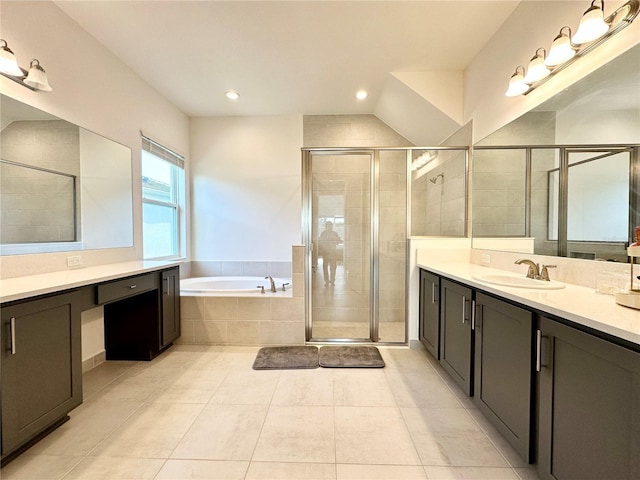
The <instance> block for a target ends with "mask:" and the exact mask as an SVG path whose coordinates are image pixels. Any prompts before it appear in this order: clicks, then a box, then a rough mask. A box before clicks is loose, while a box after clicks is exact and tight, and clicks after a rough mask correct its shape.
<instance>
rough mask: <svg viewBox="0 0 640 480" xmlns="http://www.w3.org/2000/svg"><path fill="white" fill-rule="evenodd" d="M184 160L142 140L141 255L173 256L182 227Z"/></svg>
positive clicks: (178, 250)
mask: <svg viewBox="0 0 640 480" xmlns="http://www.w3.org/2000/svg"><path fill="white" fill-rule="evenodd" d="M184 185H185V182H184V158H183V157H181V156H180V155H178V154H176V153H174V152H172V151H171V150H169V149H167V148H165V147H163V146H162V145H159V144H158V143H156V142H154V141H152V140H150V139H148V138H146V137H144V136H143V137H142V236H143V256H144V258H145V259H149V258H166V257H176V256H178V255H179V254H180V251H181V248H180V247H181V238H182V237H183V236H184V235H183V228H182V227H181V226H182V225H184V190H185V189H184Z"/></svg>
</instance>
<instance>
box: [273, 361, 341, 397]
mask: <svg viewBox="0 0 640 480" xmlns="http://www.w3.org/2000/svg"><path fill="white" fill-rule="evenodd" d="M271 405H326V406H329V405H333V370H331V369H327V368H318V369H313V370H312V369H309V370H306V369H305V370H292V371H287V372H282V373H281V374H280V377H279V379H278V385H277V386H276V390H275V392H274V394H273V399H272V400H271Z"/></svg>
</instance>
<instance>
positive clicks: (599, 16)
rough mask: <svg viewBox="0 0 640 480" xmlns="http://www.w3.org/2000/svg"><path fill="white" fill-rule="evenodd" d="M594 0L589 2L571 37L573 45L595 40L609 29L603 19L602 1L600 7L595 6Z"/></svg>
mask: <svg viewBox="0 0 640 480" xmlns="http://www.w3.org/2000/svg"><path fill="white" fill-rule="evenodd" d="M594 4H595V0H593V1H592V2H591V6H590V7H589V9H588V10H587V11H586V12H584V15H583V16H582V18H581V19H580V24H579V25H578V30H577V31H576V33H575V34H574V35H573V37H572V38H571V41H572V42H573V43H574V44H575V45H582V44H583V43H589V42H592V41H594V40H597V39H598V38H600V37H601V36H603V35H604V34H605V33H607V31H608V30H609V25H608V24H607V23H606V22H605V21H604V12H603V9H604V2H602V8H600V7H596V6H595V5H594Z"/></svg>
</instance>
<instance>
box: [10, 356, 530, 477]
mask: <svg viewBox="0 0 640 480" xmlns="http://www.w3.org/2000/svg"><path fill="white" fill-rule="evenodd" d="M257 350H258V349H257V347H255V348H254V347H210V346H195V345H178V346H174V347H172V348H171V349H170V350H169V351H168V352H166V353H164V354H163V355H161V356H160V357H158V358H157V359H155V360H154V361H153V362H107V363H104V364H102V365H100V366H98V367H97V368H95V369H93V370H91V371H89V372H87V373H86V374H85V375H84V399H85V400H84V403H83V404H82V405H81V406H80V407H78V408H77V409H76V410H74V411H73V412H71V421H69V422H67V423H66V424H64V425H63V426H62V427H60V428H59V429H58V430H56V431H55V432H53V433H52V434H51V435H49V436H48V437H46V438H45V439H43V440H42V441H41V442H39V443H38V444H37V445H35V446H34V447H32V448H31V449H30V450H29V451H27V452H26V453H25V454H23V455H22V456H20V457H19V458H17V459H16V460H14V461H13V462H12V463H10V464H9V465H7V466H6V467H5V468H3V469H2V471H1V472H0V476H1V477H2V479H3V480H13V479H36V480H45V479H65V480H71V479H79V480H92V479H108V480H116V479H127V480H133V479H157V480H166V479H207V480H218V479H220V480H236V479H238V480H241V479H243V480H265V479H269V480H283V479H295V480H315V479H318V480H329V479H331V480H356V479H358V480H379V479H389V480H405V479H406V480H409V479H411V480H414V479H415V480H417V479H421V480H426V479H487V480H488V479H491V480H494V479H495V480H501V479H505V480H506V479H523V480H532V479H537V475H536V473H535V470H534V469H532V468H531V467H530V466H528V465H526V464H525V463H524V462H523V461H522V460H520V459H519V458H518V456H517V455H516V454H515V453H514V451H513V450H512V449H511V448H510V447H509V446H508V445H507V444H506V442H505V441H504V440H502V438H501V437H500V436H499V435H498V434H497V433H496V432H495V431H494V430H493V428H492V427H491V426H490V425H489V424H488V423H487V422H486V421H485V420H484V418H483V417H482V415H480V414H479V413H478V411H477V410H476V409H475V408H474V407H473V404H472V402H471V401H470V400H469V399H468V398H466V397H465V396H464V394H462V393H461V392H460V390H459V389H458V388H457V387H456V386H455V385H453V384H452V383H451V381H450V380H449V379H448V377H447V376H446V374H445V373H444V372H443V371H442V370H441V368H440V367H439V365H438V364H437V363H436V362H435V361H434V360H433V359H432V358H431V357H430V356H429V355H428V354H427V353H426V352H425V351H424V350H410V349H408V348H399V347H396V348H392V347H388V348H384V347H382V348H381V349H380V350H381V351H382V355H383V357H384V359H385V361H386V363H387V366H386V367H385V368H384V369H348V370H347V369H323V368H319V369H315V370H282V371H254V370H252V369H251V365H252V363H253V360H254V357H255V354H256V352H257Z"/></svg>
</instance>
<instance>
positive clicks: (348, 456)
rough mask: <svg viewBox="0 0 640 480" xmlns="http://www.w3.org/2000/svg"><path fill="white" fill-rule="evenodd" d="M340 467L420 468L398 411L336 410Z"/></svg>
mask: <svg viewBox="0 0 640 480" xmlns="http://www.w3.org/2000/svg"><path fill="white" fill-rule="evenodd" d="M335 415H336V419H335V422H336V457H337V462H338V463H358V464H370V465H375V464H385V465H420V459H419V457H418V454H417V452H416V449H415V447H414V445H413V442H412V441H411V437H410V435H409V432H408V430H407V428H406V426H405V424H404V421H403V419H402V416H401V415H400V413H399V411H398V409H397V408H391V407H335Z"/></svg>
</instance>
